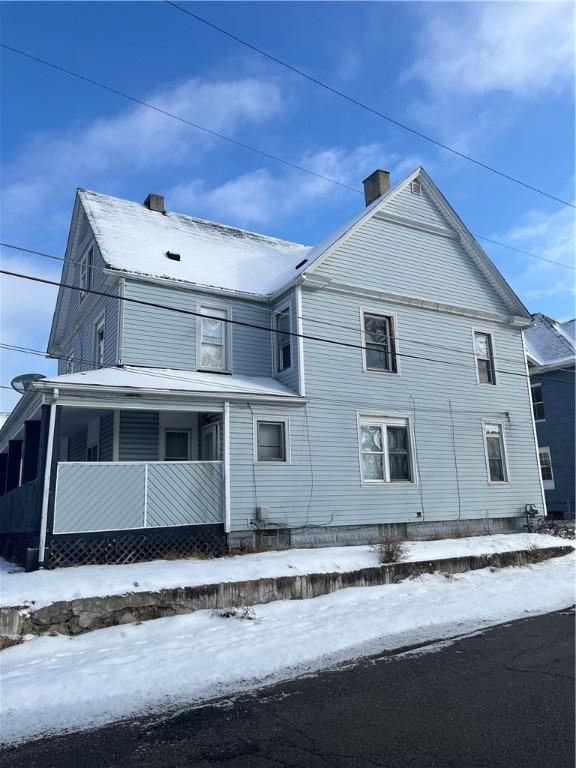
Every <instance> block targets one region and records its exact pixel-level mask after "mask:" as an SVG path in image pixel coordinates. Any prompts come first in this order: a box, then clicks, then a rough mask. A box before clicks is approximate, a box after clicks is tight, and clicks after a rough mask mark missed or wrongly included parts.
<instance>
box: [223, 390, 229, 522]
mask: <svg viewBox="0 0 576 768" xmlns="http://www.w3.org/2000/svg"><path fill="white" fill-rule="evenodd" d="M223 458H224V532H225V533H230V403H229V402H225V403H224V457H223Z"/></svg>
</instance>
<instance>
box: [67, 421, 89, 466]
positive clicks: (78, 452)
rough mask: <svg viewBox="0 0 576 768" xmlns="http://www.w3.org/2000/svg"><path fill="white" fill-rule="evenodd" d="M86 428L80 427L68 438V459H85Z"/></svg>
mask: <svg viewBox="0 0 576 768" xmlns="http://www.w3.org/2000/svg"><path fill="white" fill-rule="evenodd" d="M87 444H88V429H87V427H80V429H77V430H76V431H75V432H73V433H72V434H71V435H70V437H69V438H68V461H86V447H87Z"/></svg>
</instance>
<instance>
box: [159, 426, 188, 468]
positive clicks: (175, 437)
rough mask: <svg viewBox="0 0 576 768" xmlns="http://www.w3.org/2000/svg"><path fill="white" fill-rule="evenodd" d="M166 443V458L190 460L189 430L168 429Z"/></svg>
mask: <svg viewBox="0 0 576 768" xmlns="http://www.w3.org/2000/svg"><path fill="white" fill-rule="evenodd" d="M165 439H166V445H165V448H164V454H165V455H164V458H165V460H166V461H188V460H189V458H190V456H189V442H190V440H189V435H188V432H177V431H175V430H170V431H168V430H167V431H166V434H165Z"/></svg>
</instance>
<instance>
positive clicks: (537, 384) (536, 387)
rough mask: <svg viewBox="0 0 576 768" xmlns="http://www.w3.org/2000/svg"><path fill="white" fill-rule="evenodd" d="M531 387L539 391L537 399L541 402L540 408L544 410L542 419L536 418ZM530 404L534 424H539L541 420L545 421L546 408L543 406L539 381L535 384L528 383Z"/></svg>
mask: <svg viewBox="0 0 576 768" xmlns="http://www.w3.org/2000/svg"><path fill="white" fill-rule="evenodd" d="M533 389H538V390H539V392H540V401H539V403H541V404H542V410H543V411H544V418H543V419H537V418H536V414H535V413H534V406H535V405H536V403H535V402H534V400H533V398H532V390H533ZM530 405H531V406H532V416H533V417H534V421H535V423H536V424H541V423H542V422H543V421H546V409H545V408H544V398H543V396H542V384H541V383H540V382H538V383H536V384H532V383H531V384H530Z"/></svg>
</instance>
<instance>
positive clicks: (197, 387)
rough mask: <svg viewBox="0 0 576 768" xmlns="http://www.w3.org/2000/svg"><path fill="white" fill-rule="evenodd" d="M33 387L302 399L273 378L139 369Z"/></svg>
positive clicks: (100, 371)
mask: <svg viewBox="0 0 576 768" xmlns="http://www.w3.org/2000/svg"><path fill="white" fill-rule="evenodd" d="M33 386H34V389H37V390H46V389H49V390H52V389H55V388H58V389H66V390H67V389H70V390H91V391H94V390H101V391H106V390H109V391H117V390H131V391H134V390H139V391H154V392H160V393H167V394H170V393H175V394H186V393H190V394H192V393H193V394H199V395H203V396H216V395H219V396H221V397H223V398H226V397H231V396H232V397H236V398H237V397H245V396H250V397H254V396H256V397H263V398H275V399H276V398H286V399H288V400H299V399H301V398H300V397H299V395H297V394H296V393H295V392H294V391H293V390H291V389H289V388H288V387H286V386H284V384H281V383H280V382H279V381H276V379H272V378H267V377H249V376H230V375H227V374H219V373H204V372H201V371H180V370H175V369H172V368H141V367H136V366H124V367H115V368H99V369H97V370H93V371H81V372H79V373H70V374H64V375H62V376H52V377H47V378H45V379H40V380H39V381H38V382H36V383H35V384H34V385H33Z"/></svg>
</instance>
